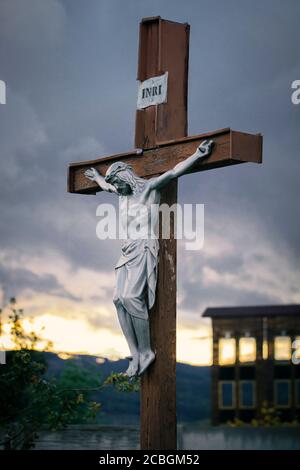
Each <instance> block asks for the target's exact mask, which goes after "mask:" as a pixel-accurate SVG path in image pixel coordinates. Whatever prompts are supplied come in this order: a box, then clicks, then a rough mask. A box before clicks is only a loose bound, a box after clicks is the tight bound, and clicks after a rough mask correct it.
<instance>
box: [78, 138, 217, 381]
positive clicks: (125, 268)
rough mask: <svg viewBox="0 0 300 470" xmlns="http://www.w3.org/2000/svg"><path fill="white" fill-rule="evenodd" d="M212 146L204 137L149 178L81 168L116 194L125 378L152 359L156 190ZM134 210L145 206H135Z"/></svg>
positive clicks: (117, 297)
mask: <svg viewBox="0 0 300 470" xmlns="http://www.w3.org/2000/svg"><path fill="white" fill-rule="evenodd" d="M212 145H213V141H212V140H210V141H207V140H205V141H204V142H202V143H201V145H200V146H199V147H198V148H197V150H196V152H195V153H194V154H193V155H191V156H190V157H188V158H187V159H186V160H184V161H183V162H181V163H178V164H177V165H176V166H175V167H174V168H173V169H172V170H169V171H166V172H165V173H163V174H162V175H160V176H158V177H155V178H151V179H149V180H146V179H144V178H140V177H139V176H137V175H136V174H135V173H134V171H133V170H132V168H131V167H130V166H129V165H127V164H126V163H123V162H116V163H113V164H112V165H111V166H110V167H109V168H108V170H107V172H106V175H105V177H103V176H102V175H100V174H99V172H98V171H97V170H96V169H95V168H90V169H89V170H86V171H85V176H86V177H87V178H88V179H90V180H92V181H95V182H96V183H98V185H99V186H100V188H101V189H102V190H104V191H109V192H111V193H115V194H117V195H118V196H119V197H120V198H121V199H120V219H121V223H122V225H123V229H125V230H126V232H127V239H126V241H125V243H124V244H123V246H122V255H121V258H120V259H119V261H118V263H117V265H116V267H115V270H116V287H115V291H114V298H113V302H114V304H115V306H116V309H117V314H118V318H119V322H120V325H121V328H122V331H123V333H124V335H125V337H126V340H127V343H128V347H129V350H130V353H131V357H130V358H129V359H130V363H129V367H128V369H127V370H126V372H125V374H126V375H127V376H128V377H134V376H136V375H142V374H143V372H145V370H146V369H147V368H148V367H149V365H150V364H151V363H152V362H153V361H154V360H155V352H154V351H153V350H152V348H151V342H150V330H149V316H148V312H149V310H150V309H151V308H152V306H153V305H154V301H155V290H156V280H157V264H158V252H159V243H158V239H157V238H156V237H154V236H153V227H155V225H156V222H157V220H158V214H159V203H160V190H161V189H162V188H163V187H164V186H165V185H167V184H168V183H169V182H170V181H171V180H173V179H175V178H178V177H180V176H182V175H184V174H185V173H187V172H188V171H189V170H190V169H191V168H192V167H193V166H194V165H195V164H196V163H197V162H199V160H200V159H202V158H206V157H207V156H208V155H209V154H210V152H211V149H212ZM139 208H144V209H145V210H137V209H139ZM137 214H139V215H138V216H137ZM137 217H138V220H137ZM150 219H151V220H150ZM137 225H138V226H139V233H141V234H142V235H141V237H140V238H139V237H137V232H136V228H137ZM133 228H134V231H135V233H134V234H133V233H132V234H131V233H130V232H131V231H132V230H133Z"/></svg>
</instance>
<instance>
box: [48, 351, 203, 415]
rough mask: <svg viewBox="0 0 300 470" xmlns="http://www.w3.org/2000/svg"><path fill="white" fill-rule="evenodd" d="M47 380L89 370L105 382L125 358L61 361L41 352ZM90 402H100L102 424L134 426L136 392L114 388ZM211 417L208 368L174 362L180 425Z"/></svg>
mask: <svg viewBox="0 0 300 470" xmlns="http://www.w3.org/2000/svg"><path fill="white" fill-rule="evenodd" d="M44 354H45V358H46V360H47V362H48V373H47V375H48V376H49V377H56V378H59V377H60V376H62V374H64V371H66V369H70V368H72V367H73V368H75V369H76V370H78V371H84V372H86V371H89V372H90V373H91V375H93V376H97V374H99V376H100V377H101V378H102V379H105V378H106V377H107V376H108V375H109V374H110V373H111V372H116V373H119V372H123V371H124V370H126V368H127V364H128V361H127V360H126V359H122V360H118V361H110V360H109V359H107V358H103V359H101V360H102V361H103V362H102V363H98V361H99V358H97V357H95V356H88V355H76V356H73V357H72V358H70V359H67V360H64V359H61V358H60V357H59V356H57V355H56V354H53V353H44ZM93 399H97V400H99V401H100V402H101V403H102V413H100V415H99V419H98V422H99V423H103V424H137V423H138V422H139V407H140V400H139V394H138V393H125V392H118V391H116V390H115V389H114V388H113V387H109V388H105V389H103V390H101V391H99V392H96V393H95V394H94V396H93ZM209 417H210V367H196V366H191V365H188V364H183V363H177V419H178V421H179V422H191V421H200V420H201V421H202V420H208V419H209Z"/></svg>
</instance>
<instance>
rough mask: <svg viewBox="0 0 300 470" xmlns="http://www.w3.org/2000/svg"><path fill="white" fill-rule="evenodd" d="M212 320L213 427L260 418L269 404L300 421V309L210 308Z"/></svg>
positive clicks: (286, 418) (284, 417)
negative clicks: (265, 404)
mask: <svg viewBox="0 0 300 470" xmlns="http://www.w3.org/2000/svg"><path fill="white" fill-rule="evenodd" d="M203 317H210V318H211V319H212V329H213V365H212V423H213V424H220V423H224V422H227V421H229V420H230V421H231V420H234V419H235V418H236V419H240V420H242V421H245V422H250V421H251V420H252V419H254V418H259V416H260V413H261V409H262V407H263V404H264V402H266V403H267V404H268V407H274V408H275V409H276V410H278V411H279V412H280V416H281V418H282V420H283V421H292V420H294V419H300V305H271V306H269V305H266V306H258V307H224V308H223V307H220V308H207V309H206V310H205V312H204V314H203Z"/></svg>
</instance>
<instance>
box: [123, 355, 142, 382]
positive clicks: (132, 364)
mask: <svg viewBox="0 0 300 470" xmlns="http://www.w3.org/2000/svg"><path fill="white" fill-rule="evenodd" d="M127 359H129V367H128V369H127V370H126V372H125V375H127V376H128V377H134V376H135V375H137V373H138V369H139V357H138V355H136V356H133V357H131V356H130V357H128V358H127Z"/></svg>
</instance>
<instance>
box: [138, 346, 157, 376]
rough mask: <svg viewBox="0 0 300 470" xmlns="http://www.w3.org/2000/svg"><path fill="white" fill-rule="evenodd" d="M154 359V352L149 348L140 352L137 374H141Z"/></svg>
mask: <svg viewBox="0 0 300 470" xmlns="http://www.w3.org/2000/svg"><path fill="white" fill-rule="evenodd" d="M154 359H155V353H154V352H153V351H152V350H151V349H149V350H148V351H146V352H143V353H140V364H139V375H142V374H143V373H144V372H145V370H146V369H147V368H148V367H149V366H150V364H151V363H152V362H153V361H154Z"/></svg>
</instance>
